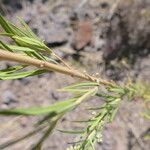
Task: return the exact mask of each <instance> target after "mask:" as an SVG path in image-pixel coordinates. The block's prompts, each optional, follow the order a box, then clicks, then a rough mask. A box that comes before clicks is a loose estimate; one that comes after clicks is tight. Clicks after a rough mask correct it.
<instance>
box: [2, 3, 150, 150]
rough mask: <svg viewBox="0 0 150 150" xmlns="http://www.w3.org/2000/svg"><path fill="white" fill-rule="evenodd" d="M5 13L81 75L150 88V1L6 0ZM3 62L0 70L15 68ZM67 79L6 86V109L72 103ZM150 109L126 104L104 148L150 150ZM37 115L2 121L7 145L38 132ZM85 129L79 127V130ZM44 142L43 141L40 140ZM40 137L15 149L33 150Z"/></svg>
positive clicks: (56, 140) (49, 149) (65, 142)
mask: <svg viewBox="0 0 150 150" xmlns="http://www.w3.org/2000/svg"><path fill="white" fill-rule="evenodd" d="M0 13H1V14H2V15H3V16H5V17H6V18H7V19H8V20H10V21H11V22H13V23H14V24H16V25H18V24H19V21H18V20H17V17H20V18H22V19H24V21H25V22H26V23H27V24H28V25H29V26H30V27H31V29H32V30H33V32H34V33H36V34H37V35H38V36H39V37H40V38H41V39H43V40H44V41H45V43H46V44H47V45H48V46H49V47H50V48H53V49H54V50H55V52H56V53H57V54H58V55H59V56H60V57H62V58H63V59H64V60H66V61H67V62H69V64H71V65H73V66H75V68H77V69H79V70H82V71H84V70H86V71H87V72H89V73H90V74H94V75H97V76H98V77H101V78H108V79H111V80H114V81H115V82H118V83H120V84H122V83H123V82H126V81H127V80H128V78H129V77H130V78H131V79H132V80H133V81H135V82H137V81H139V80H141V81H142V82H143V83H147V84H149V83H150V55H149V54H150V0H125V1H124V0H0ZM11 65H12V63H10V62H0V69H2V68H7V67H9V66H11ZM75 81H76V79H73V78H72V77H66V76H64V75H60V74H55V73H52V72H50V73H49V74H44V75H39V76H37V77H28V78H25V79H19V80H13V81H0V107H1V108H16V107H30V106H46V105H49V104H52V103H54V102H56V101H59V100H63V99H66V98H68V97H69V95H68V94H67V93H62V92H60V93H58V92H57V91H56V89H59V88H62V87H64V86H66V85H69V84H71V83H73V82H75ZM99 101H100V100H98V99H94V100H93V101H91V102H90V104H89V103H88V104H87V103H86V104H82V106H81V107H80V108H78V109H76V110H75V111H74V112H73V113H70V114H68V115H67V116H65V118H64V119H63V120H62V122H61V123H60V125H59V126H60V128H64V129H70V128H72V127H73V126H74V125H72V123H70V121H71V120H75V119H76V118H78V120H79V119H80V118H85V117H87V116H89V115H91V114H86V112H85V111H84V108H83V107H86V106H88V105H91V104H96V103H100V102H99ZM144 111H145V103H144V102H143V100H142V99H140V98H138V97H137V98H136V99H135V100H133V101H131V102H128V101H123V102H122V105H121V108H120V110H119V113H118V114H117V116H116V118H115V120H114V122H113V123H112V124H109V125H107V126H106V128H105V130H104V132H103V142H102V143H99V144H97V146H96V149H97V150H149V149H150V141H149V140H147V139H146V138H144V137H145V135H146V134H147V133H148V132H150V122H149V121H148V120H146V119H145V118H143V117H142V116H141V112H144ZM38 119H39V118H37V117H17V118H15V117H9V118H6V117H0V144H2V143H3V142H6V141H8V140H10V139H13V138H16V137H19V136H21V135H24V134H25V133H27V132H28V131H30V130H32V128H33V127H32V125H33V124H34V122H35V121H36V120H38ZM74 128H77V126H74ZM39 136H40V135H39ZM39 136H38V135H37V136H35V137H33V138H31V139H28V140H25V141H23V142H22V143H19V144H16V145H14V146H13V147H11V148H8V149H7V150H20V149H24V150H27V149H29V147H30V146H31V145H32V144H33V142H34V141H36V140H37V139H38V138H39ZM73 139H74V137H73V136H70V135H64V134H62V133H59V132H57V131H56V132H54V134H53V135H52V136H51V137H49V138H48V140H47V142H46V143H45V144H44V146H43V150H64V149H66V148H67V147H69V146H70V145H69V143H70V142H72V141H73Z"/></svg>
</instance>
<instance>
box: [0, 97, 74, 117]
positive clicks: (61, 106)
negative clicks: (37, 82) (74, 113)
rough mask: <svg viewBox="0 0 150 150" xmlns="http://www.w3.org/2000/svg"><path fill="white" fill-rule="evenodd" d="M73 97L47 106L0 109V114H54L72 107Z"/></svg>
mask: <svg viewBox="0 0 150 150" xmlns="http://www.w3.org/2000/svg"><path fill="white" fill-rule="evenodd" d="M74 102H75V99H69V100H65V101H63V102H58V103H55V104H53V105H51V106H47V107H34V108H20V109H7V110H6V109H5V110H3V109H0V114H1V115H43V114H48V113H52V114H54V116H55V115H57V114H59V113H62V112H64V111H66V110H70V109H72V108H74V106H75V104H74Z"/></svg>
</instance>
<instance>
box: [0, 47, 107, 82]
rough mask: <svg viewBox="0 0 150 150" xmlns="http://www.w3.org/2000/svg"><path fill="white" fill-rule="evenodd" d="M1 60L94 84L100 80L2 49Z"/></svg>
mask: <svg viewBox="0 0 150 150" xmlns="http://www.w3.org/2000/svg"><path fill="white" fill-rule="evenodd" d="M1 60H7V61H14V62H18V63H21V64H27V65H31V66H35V67H38V68H42V69H46V70H49V71H55V72H59V73H62V74H66V75H70V76H73V77H77V78H80V79H84V80H88V81H93V82H98V81H99V79H98V78H95V77H92V76H89V75H88V76H87V75H86V74H84V73H81V72H79V71H77V70H74V69H69V68H67V67H64V66H61V65H56V64H53V63H50V62H47V61H43V60H38V59H35V58H31V57H29V56H25V55H21V54H17V53H13V52H8V51H5V50H2V49H0V61H1ZM99 82H100V83H103V84H109V82H108V83H107V82H106V81H99Z"/></svg>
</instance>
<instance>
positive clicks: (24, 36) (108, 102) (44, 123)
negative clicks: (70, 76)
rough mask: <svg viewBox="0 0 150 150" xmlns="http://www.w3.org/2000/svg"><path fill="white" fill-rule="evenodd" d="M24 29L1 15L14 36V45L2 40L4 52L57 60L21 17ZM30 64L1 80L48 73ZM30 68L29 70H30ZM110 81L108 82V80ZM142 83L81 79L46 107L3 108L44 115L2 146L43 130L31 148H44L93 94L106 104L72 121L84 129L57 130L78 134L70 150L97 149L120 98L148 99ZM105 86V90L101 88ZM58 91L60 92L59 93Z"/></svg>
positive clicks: (7, 112)
mask: <svg viewBox="0 0 150 150" xmlns="http://www.w3.org/2000/svg"><path fill="white" fill-rule="evenodd" d="M20 22H21V25H22V28H18V27H16V26H15V25H13V24H12V23H10V22H8V21H6V20H5V19H4V18H3V17H2V16H0V25H1V27H2V28H3V31H4V32H2V33H0V35H1V36H7V37H9V38H11V39H12V41H13V44H12V45H10V44H7V43H5V42H3V41H2V40H0V49H2V50H4V51H10V52H12V53H20V54H22V55H27V56H30V57H32V58H35V59H38V60H44V61H48V62H52V63H55V64H56V63H58V62H56V61H55V59H53V58H52V57H51V53H52V50H51V49H49V48H48V47H47V46H46V45H45V44H44V42H43V41H42V40H40V39H39V38H38V37H37V36H36V35H35V34H34V33H33V32H32V31H31V29H30V28H29V27H28V26H27V25H26V24H25V22H24V21H23V20H21V19H20ZM28 67H29V66H28V65H22V64H19V65H13V66H12V67H9V68H6V69H3V70H0V80H10V79H18V78H25V77H28V76H35V75H39V74H41V73H47V72H48V71H47V70H43V69H37V68H36V69H30V70H29V68H28ZM27 68H28V69H27ZM108 83H109V82H108ZM139 87H140V86H139V85H135V84H132V83H129V84H127V85H124V86H120V85H117V84H114V83H113V84H106V83H105V84H101V83H100V82H99V80H97V82H80V83H76V84H73V85H70V86H67V87H64V88H63V89H61V90H59V91H64V92H69V93H72V95H73V96H72V97H71V98H69V99H67V100H64V101H61V102H57V103H55V104H52V105H50V106H46V107H40V106H39V107H33V108H15V109H0V115H5V116H10V115H12V116H19V115H22V116H43V118H42V119H41V120H40V121H39V122H37V123H35V127H34V130H33V131H32V132H30V133H27V134H26V135H24V136H22V137H18V138H16V139H14V140H12V141H8V142H6V143H3V144H2V145H0V149H4V148H6V147H9V146H11V145H13V144H16V143H17V142H21V141H22V140H24V139H26V138H29V137H31V136H33V135H35V134H37V133H39V132H41V131H42V134H43V135H42V136H41V138H40V139H39V141H37V142H36V141H33V142H34V143H35V144H34V146H33V147H31V149H32V150H37V149H38V150H40V149H42V144H43V143H44V141H45V140H46V139H47V138H48V137H49V135H50V134H51V133H52V131H53V130H54V129H55V127H56V125H57V123H58V121H59V120H61V119H62V118H63V116H64V115H65V114H66V113H68V112H70V111H73V110H74V109H75V108H76V107H78V105H80V104H81V103H83V102H84V101H86V100H89V99H90V100H91V99H92V98H94V97H99V98H100V100H101V99H103V104H99V105H98V104H96V106H93V107H91V108H88V109H86V111H88V112H91V111H92V112H93V111H94V114H93V116H92V117H89V119H87V120H84V118H83V120H73V122H72V123H79V124H84V127H83V128H82V129H81V130H78V131H74V130H67V129H60V130H58V131H60V132H62V133H65V134H75V135H77V139H78V140H77V141H74V142H73V145H72V146H71V147H69V148H68V149H70V150H91V149H93V150H94V149H95V143H96V142H102V131H103V129H104V127H105V125H106V124H107V123H111V122H112V121H113V120H114V117H115V116H116V113H117V111H118V109H119V106H120V104H121V101H122V100H123V99H124V97H126V98H128V99H132V98H133V97H135V95H140V96H142V97H143V98H145V99H149V98H150V97H149V96H150V94H149V90H148V88H146V89H144V88H141V87H140V88H139ZM102 89H105V90H102ZM59 91H58V92H59ZM143 116H145V117H146V118H147V117H148V118H149V114H148V113H147V114H145V113H144V114H143Z"/></svg>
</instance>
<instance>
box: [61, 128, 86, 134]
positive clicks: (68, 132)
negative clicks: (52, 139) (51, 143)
mask: <svg viewBox="0 0 150 150" xmlns="http://www.w3.org/2000/svg"><path fill="white" fill-rule="evenodd" d="M58 131H59V132H62V133H67V134H83V133H84V132H85V131H84V130H82V131H71V130H70V131H69V130H60V129H58Z"/></svg>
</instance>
